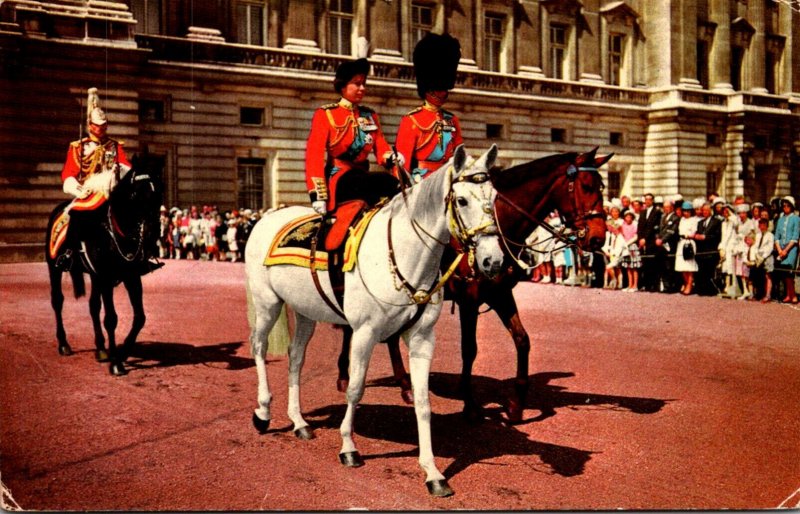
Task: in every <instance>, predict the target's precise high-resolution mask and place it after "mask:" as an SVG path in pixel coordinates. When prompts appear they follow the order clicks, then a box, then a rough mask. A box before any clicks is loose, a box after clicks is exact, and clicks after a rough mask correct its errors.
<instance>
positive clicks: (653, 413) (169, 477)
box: [0, 261, 800, 511]
mask: <svg viewBox="0 0 800 514" xmlns="http://www.w3.org/2000/svg"><path fill="white" fill-rule="evenodd" d="M66 281H67V279H65V282H66ZM144 282H145V306H146V309H147V314H148V321H147V325H146V326H145V328H144V330H143V332H142V334H141V336H140V338H139V340H140V341H141V347H140V348H139V350H138V351H137V354H136V355H135V357H134V358H133V359H132V362H133V364H132V365H131V366H130V369H131V372H130V374H129V375H127V376H125V377H122V378H114V377H111V376H110V375H109V374H108V371H107V368H106V367H105V366H104V365H101V364H98V363H96V362H95V361H94V356H93V352H92V350H93V339H92V336H91V334H90V329H91V325H90V322H89V319H88V314H87V310H88V307H87V305H86V301H85V299H83V300H80V301H75V300H72V299H68V300H67V305H66V307H65V318H66V325H67V330H68V333H69V334H70V340H71V343H72V345H73V348H74V349H75V350H77V353H76V354H75V355H74V356H72V357H60V356H59V355H58V354H57V352H56V344H55V337H54V320H53V316H52V313H51V310H50V306H49V300H48V298H49V295H48V286H47V273H46V269H45V266H44V264H38V263H37V264H13V265H0V294H2V298H3V299H2V304H0V320H2V323H0V388H1V390H2V400H0V471H1V472H2V482H3V485H4V488H5V491H4V498H3V499H4V502H5V507H6V508H9V507H13V506H15V505H18V506H20V507H22V508H23V509H26V510H51V509H55V510H171V511H174V510H192V511H199V510H256V509H282V510H319V509H323V510H342V509H349V508H367V509H375V510H395V509H401V510H417V509H422V510H434V509H503V510H512V509H546V510H554V509H577V510H583V509H604V510H605V509H616V508H625V509H672V508H681V509H724V508H731V509H760V508H774V507H778V506H780V505H784V506H787V505H788V506H795V507H796V506H797V503H798V499H797V496H795V497H794V498H793V499H792V500H789V501H787V499H789V498H790V497H791V496H792V495H793V494H795V492H796V491H797V490H798V486H800V459H798V454H799V453H800V452H799V450H800V431H798V423H797V412H798V406H800V397H799V396H798V394H797V392H798V391H800V312H799V311H798V310H797V309H796V308H793V307H790V306H786V305H779V304H770V305H761V304H754V303H749V302H735V301H730V300H720V299H716V298H698V297H689V298H683V297H679V296H668V295H658V294H647V293H637V294H626V293H622V292H610V291H602V290H586V289H575V288H567V287H561V286H552V285H550V286H545V285H534V284H521V285H520V286H519V287H518V288H517V289H516V295H517V298H518V303H519V304H520V308H521V309H522V318H523V321H524V322H525V324H526V326H527V327H528V329H529V330H530V332H531V334H532V338H533V344H534V350H533V352H532V355H531V373H532V385H531V389H530V398H529V401H528V406H527V407H528V409H527V410H526V413H525V415H526V422H525V423H523V424H521V425H518V426H508V425H507V424H505V423H504V422H503V420H502V419H503V418H502V415H501V412H500V408H499V406H500V404H502V403H503V402H504V401H505V397H506V393H507V391H508V390H509V387H510V384H509V383H508V381H507V379H508V378H509V377H511V376H512V375H513V371H514V370H513V362H514V350H513V345H512V343H511V341H510V339H509V338H508V337H507V335H506V334H505V332H504V329H503V328H502V325H501V324H500V323H499V321H498V319H497V318H496V316H494V315H493V314H487V315H484V316H482V317H481V319H480V321H479V334H478V337H479V345H480V348H479V355H478V360H477V362H476V366H475V374H476V379H475V384H476V387H477V394H478V398H479V399H480V400H481V401H482V402H483V403H484V404H485V405H486V406H487V410H488V413H489V416H490V419H488V420H487V421H485V422H483V423H482V424H480V425H478V426H471V425H468V424H466V423H465V422H464V421H462V419H461V416H460V408H461V405H460V402H459V401H458V400H457V399H455V398H454V389H455V384H456V381H457V374H458V372H459V369H460V356H459V350H458V328H457V327H458V325H457V319H456V317H455V316H452V315H450V314H449V304H448V305H447V306H446V309H445V313H444V314H443V315H442V318H441V319H440V321H439V324H438V325H437V337H438V342H437V350H436V356H435V359H434V363H433V369H432V375H431V390H432V397H431V401H432V407H433V412H434V416H433V438H434V451H435V453H436V456H437V463H438V464H439V466H440V468H441V469H442V470H444V472H445V474H446V475H447V476H448V478H449V481H450V484H451V486H452V487H453V488H454V489H455V491H456V495H455V496H454V497H451V498H448V499H433V498H430V497H429V496H428V494H427V492H426V490H425V487H424V484H423V480H424V475H423V474H422V472H421V470H420V469H419V467H418V465H417V462H416V449H417V447H416V427H415V424H414V414H413V409H412V408H411V407H409V406H406V405H404V404H402V403H401V400H400V396H399V394H398V392H397V390H396V389H394V388H392V387H388V386H387V383H388V376H389V374H390V366H389V360H388V355H387V352H386V351H385V349H384V348H382V347H378V348H377V349H376V352H375V354H374V355H373V360H372V364H371V367H370V372H369V375H368V379H369V382H370V387H368V389H367V391H366V394H365V396H364V401H363V405H362V406H361V407H360V409H359V411H358V416H357V421H356V432H357V439H356V443H357V445H358V446H359V450H360V451H361V453H362V454H363V455H364V457H365V458H366V466H364V467H362V468H359V469H347V468H344V467H343V466H341V465H340V464H339V462H338V458H337V453H338V450H339V446H340V442H341V441H340V436H339V433H338V424H339V422H340V420H341V418H342V415H343V413H344V407H343V402H344V398H343V395H342V394H340V393H338V392H337V391H336V389H335V387H334V384H335V378H336V372H335V369H336V367H335V357H336V355H337V353H338V345H339V333H338V332H337V331H334V330H333V329H332V328H330V327H329V326H319V327H318V329H317V333H316V335H315V336H314V339H313V340H312V342H311V345H310V347H309V351H308V358H307V362H306V368H305V373H304V374H303V392H304V397H303V410H304V413H305V414H306V416H307V419H308V420H309V421H310V422H311V423H312V425H313V426H314V427H315V428H316V435H317V438H316V439H315V440H313V441H309V442H303V441H299V440H296V439H295V438H294V436H293V435H292V433H291V430H290V429H289V428H290V427H289V420H288V418H287V416H286V414H285V406H286V359H285V357H275V358H273V359H272V360H271V362H270V379H271V385H272V387H273V391H275V393H276V398H275V401H274V402H273V405H274V406H275V410H274V411H275V413H276V417H275V419H274V421H273V428H275V429H276V430H273V431H272V432H270V433H269V434H267V435H258V434H257V433H256V432H255V430H254V429H253V428H252V426H251V423H250V417H251V414H252V409H253V408H254V407H255V392H256V391H255V388H256V375H255V368H254V366H253V363H252V360H251V359H250V358H249V347H248V344H247V343H246V342H245V341H246V338H247V334H248V328H247V321H246V312H245V296H244V268H243V266H242V265H241V264H225V263H205V262H193V261H188V262H187V261H181V262H174V261H169V262H168V263H167V265H166V267H165V268H164V269H162V270H160V271H158V272H156V273H155V274H153V275H149V276H147V277H145V280H144ZM117 295H118V302H117V304H118V305H119V306H120V307H119V310H120V312H121V325H120V326H121V330H120V332H122V331H125V330H127V328H128V326H129V324H130V308H129V307H128V306H127V303H126V298H125V295H124V292H122V291H121V290H119V291H118V293H117ZM9 495H10V496H9Z"/></svg>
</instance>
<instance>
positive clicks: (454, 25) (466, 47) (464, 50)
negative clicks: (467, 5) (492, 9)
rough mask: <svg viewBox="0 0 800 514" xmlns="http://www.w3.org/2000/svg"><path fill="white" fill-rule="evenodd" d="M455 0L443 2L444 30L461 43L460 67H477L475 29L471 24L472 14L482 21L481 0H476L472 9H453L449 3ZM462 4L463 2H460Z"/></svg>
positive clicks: (472, 20) (472, 22) (473, 21)
mask: <svg viewBox="0 0 800 514" xmlns="http://www.w3.org/2000/svg"><path fill="white" fill-rule="evenodd" d="M453 3H455V2H445V9H447V12H446V13H445V18H446V19H445V30H446V31H447V32H449V33H450V35H451V36H453V37H454V38H457V39H458V41H459V42H460V43H461V65H460V66H461V67H464V68H471V69H475V68H477V67H478V66H477V63H476V61H475V59H476V57H475V53H476V52H475V45H476V41H475V36H474V34H475V31H474V30H473V29H474V26H473V24H474V23H476V21H475V20H474V19H473V16H478V17H479V19H480V23H483V15H482V8H481V1H480V0H476V2H475V7H474V9H454V8H453V7H452V6H451V4H453ZM461 3H462V5H463V4H464V2H461ZM481 33H483V26H481Z"/></svg>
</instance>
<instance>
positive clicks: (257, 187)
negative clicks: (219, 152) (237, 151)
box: [236, 158, 267, 209]
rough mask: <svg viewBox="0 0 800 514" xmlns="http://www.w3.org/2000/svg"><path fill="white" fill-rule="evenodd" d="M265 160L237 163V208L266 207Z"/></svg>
mask: <svg viewBox="0 0 800 514" xmlns="http://www.w3.org/2000/svg"><path fill="white" fill-rule="evenodd" d="M266 167H267V161H266V160H265V159H245V158H240V159H239V160H238V161H237V172H236V193H237V194H236V206H237V207H244V208H246V209H260V208H262V207H264V172H265V169H266Z"/></svg>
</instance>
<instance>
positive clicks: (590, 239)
mask: <svg viewBox="0 0 800 514" xmlns="http://www.w3.org/2000/svg"><path fill="white" fill-rule="evenodd" d="M596 153H597V148H594V149H593V150H591V151H589V152H586V153H582V154H580V155H578V156H577V157H576V158H575V159H574V162H569V163H566V164H565V165H564V166H563V168H564V178H563V180H560V181H559V182H558V183H559V185H560V188H559V189H558V191H557V193H556V194H554V195H552V200H553V202H554V207H555V208H556V209H557V210H558V213H559V214H560V215H561V217H562V218H563V220H564V223H565V224H566V226H567V227H569V228H571V229H573V230H575V235H576V236H577V238H578V241H577V242H578V244H579V245H581V246H582V247H585V248H588V249H590V250H597V249H598V248H600V247H601V246H603V243H604V242H605V237H606V216H605V213H604V211H603V189H604V188H605V186H604V185H603V179H602V177H601V176H600V172H599V171H598V168H600V166H602V165H603V164H605V163H606V162H608V161H609V160H610V159H611V157H612V156H613V155H614V154H613V153H612V154H608V155H606V156H604V157H596V156H595V154H596Z"/></svg>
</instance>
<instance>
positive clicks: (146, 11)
mask: <svg viewBox="0 0 800 514" xmlns="http://www.w3.org/2000/svg"><path fill="white" fill-rule="evenodd" d="M131 14H133V17H134V19H135V20H136V30H137V31H138V32H140V33H142V34H160V33H161V0H131Z"/></svg>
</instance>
